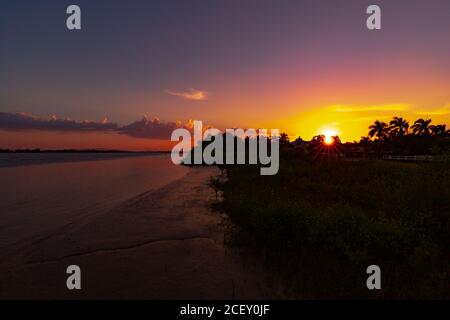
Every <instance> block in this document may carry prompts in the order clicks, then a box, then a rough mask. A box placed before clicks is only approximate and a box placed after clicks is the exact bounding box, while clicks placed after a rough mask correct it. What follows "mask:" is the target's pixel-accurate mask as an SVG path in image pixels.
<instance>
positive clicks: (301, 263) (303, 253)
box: [219, 119, 450, 299]
mask: <svg viewBox="0 0 450 320" xmlns="http://www.w3.org/2000/svg"><path fill="white" fill-rule="evenodd" d="M402 123H403V120H402V119H400V120H399V121H398V124H399V125H400V127H404V124H403V125H402ZM381 127H385V126H384V125H382V126H380V128H381ZM396 127H398V126H396ZM380 130H381V131H380ZM380 130H379V129H377V130H376V131H377V132H383V128H381V129H380ZM396 131H397V132H402V129H398V130H396ZM375 134H376V135H377V136H378V134H377V133H375ZM380 134H382V133H380ZM288 143H289V142H287V143H286V144H288ZM282 151H283V152H282V153H281V155H282V156H281V159H280V170H279V173H278V174H277V175H275V176H261V175H260V174H259V170H258V168H256V167H255V166H243V165H240V166H226V168H227V175H228V181H227V182H226V183H225V184H224V185H223V186H222V189H223V192H224V200H223V202H222V203H220V205H219V206H220V208H221V209H222V210H224V211H225V212H226V213H228V215H229V217H230V219H231V221H232V222H233V225H234V226H236V227H235V229H234V231H232V233H231V234H230V235H231V237H230V238H231V239H232V242H231V243H233V244H245V245H247V246H250V247H253V248H254V249H256V250H257V252H259V253H260V254H261V256H262V257H263V261H264V263H265V265H266V266H267V268H268V270H269V271H270V273H271V274H273V275H275V276H276V277H277V279H278V280H279V281H281V282H282V283H283V284H284V287H285V288H286V290H287V291H288V296H292V297H298V298H400V299H403V298H427V299H429V298H438V299H439V298H449V297H450V292H449V271H450V268H449V266H450V265H449V248H450V236H449V216H450V170H449V169H450V163H449V162H448V161H440V162H430V163H402V162H388V161H382V160H374V159H372V160H359V161H350V160H339V158H336V157H330V156H329V155H328V156H327V155H324V154H322V155H320V156H319V157H313V156H311V155H308V154H307V153H306V154H305V153H304V152H299V151H298V150H296V151H294V150H293V149H291V150H289V148H286V147H285V148H284V149H283V150H282ZM371 264H376V265H379V266H380V267H381V272H382V290H373V291H369V290H368V289H367V288H366V279H367V277H368V275H367V274H366V268H367V266H369V265H371Z"/></svg>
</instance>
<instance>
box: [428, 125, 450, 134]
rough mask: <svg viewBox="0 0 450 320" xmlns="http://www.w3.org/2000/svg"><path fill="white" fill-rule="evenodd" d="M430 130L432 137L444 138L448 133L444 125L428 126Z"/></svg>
mask: <svg viewBox="0 0 450 320" xmlns="http://www.w3.org/2000/svg"><path fill="white" fill-rule="evenodd" d="M430 130H431V133H432V134H433V135H434V136H444V135H446V134H448V133H449V130H447V126H446V125H445V124H438V125H435V126H434V125H432V126H430Z"/></svg>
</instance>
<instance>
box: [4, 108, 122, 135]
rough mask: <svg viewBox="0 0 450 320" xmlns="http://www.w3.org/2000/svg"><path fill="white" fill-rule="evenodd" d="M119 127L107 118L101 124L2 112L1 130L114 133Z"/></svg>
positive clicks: (53, 116)
mask: <svg viewBox="0 0 450 320" xmlns="http://www.w3.org/2000/svg"><path fill="white" fill-rule="evenodd" d="M117 128H118V126H117V124H115V123H109V122H108V120H107V119H106V118H105V119H103V120H102V121H101V122H94V121H89V120H85V121H81V122H77V121H74V120H70V119H58V118H57V117H56V116H55V115H52V116H51V117H50V119H43V118H40V117H37V116H33V115H31V114H28V113H24V112H21V113H6V112H0V129H3V130H47V131H86V132H89V131H114V130H117Z"/></svg>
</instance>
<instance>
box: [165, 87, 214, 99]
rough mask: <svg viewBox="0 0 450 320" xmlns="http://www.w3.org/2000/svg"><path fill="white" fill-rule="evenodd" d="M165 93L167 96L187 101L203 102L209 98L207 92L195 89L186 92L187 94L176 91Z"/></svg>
mask: <svg viewBox="0 0 450 320" xmlns="http://www.w3.org/2000/svg"><path fill="white" fill-rule="evenodd" d="M164 92H165V93H167V94H170V95H171V96H176V97H180V98H183V99H186V100H196V101H201V100H207V98H208V94H207V92H206V91H202V90H197V89H193V88H190V89H189V90H188V91H185V92H175V91H171V90H166V91H164Z"/></svg>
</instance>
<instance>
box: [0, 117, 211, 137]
mask: <svg viewBox="0 0 450 320" xmlns="http://www.w3.org/2000/svg"><path fill="white" fill-rule="evenodd" d="M179 128H184V129H187V130H189V131H190V132H193V129H194V121H193V120H189V121H188V122H186V123H182V122H181V121H175V122H161V121H160V120H159V119H158V118H153V119H150V118H149V117H147V116H145V115H144V116H143V117H142V119H141V120H138V121H134V122H132V123H130V124H128V125H124V126H119V125H118V124H116V123H109V122H108V119H107V118H104V119H103V120H102V121H100V122H94V121H88V120H85V121H81V122H77V121H74V120H71V119H58V118H57V117H56V116H55V115H52V116H51V117H50V118H49V119H43V118H40V117H37V116H34V115H31V114H27V113H6V112H0V130H10V131H23V130H42V131H58V132H115V133H118V134H124V135H127V136H130V137H135V138H149V139H160V140H170V136H171V135H172V132H173V130H175V129H179ZM208 128H211V126H210V125H207V124H203V130H206V129H208Z"/></svg>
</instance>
